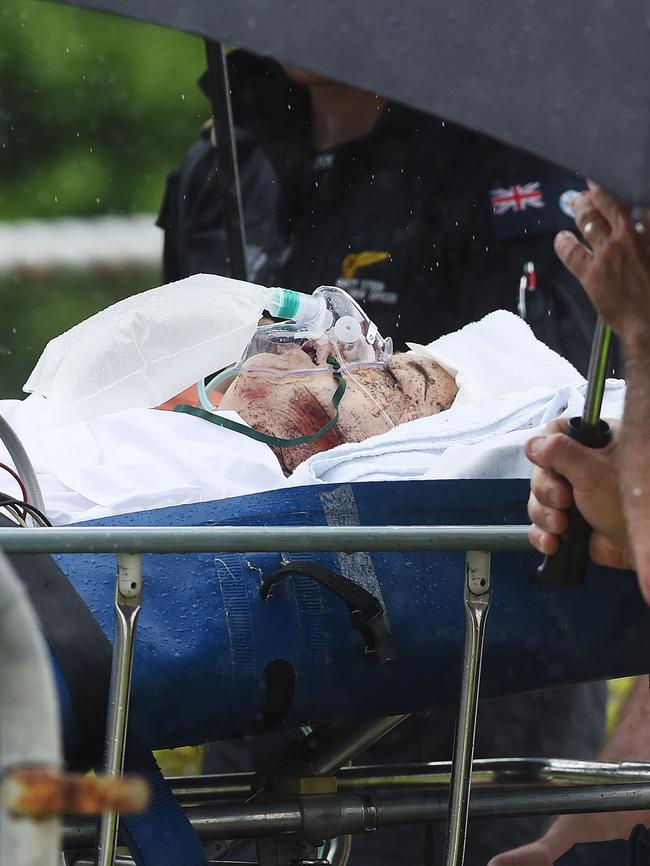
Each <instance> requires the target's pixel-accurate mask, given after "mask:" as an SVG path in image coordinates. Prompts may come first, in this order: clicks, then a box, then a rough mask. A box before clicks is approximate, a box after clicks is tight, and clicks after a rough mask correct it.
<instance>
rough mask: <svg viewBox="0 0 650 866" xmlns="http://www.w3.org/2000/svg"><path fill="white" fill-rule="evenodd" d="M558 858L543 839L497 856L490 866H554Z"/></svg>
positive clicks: (490, 862)
mask: <svg viewBox="0 0 650 866" xmlns="http://www.w3.org/2000/svg"><path fill="white" fill-rule="evenodd" d="M560 853H563V852H560ZM557 856H559V855H556V854H555V853H553V852H552V851H550V850H549V846H548V845H547V844H546V842H545V840H544V838H543V837H542V838H541V839H536V840H535V841H534V842H530V843H529V844H528V845H522V846H521V847H520V848H513V850H512V851H505V852H504V853H503V854H497V856H496V857H493V858H492V859H491V860H490V861H489V863H488V866H553V863H554V862H555V860H556V858H557Z"/></svg>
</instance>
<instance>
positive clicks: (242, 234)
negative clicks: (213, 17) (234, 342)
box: [205, 39, 248, 280]
mask: <svg viewBox="0 0 650 866" xmlns="http://www.w3.org/2000/svg"><path fill="white" fill-rule="evenodd" d="M205 56H206V59H207V61H208V89H209V92H210V101H211V103H212V116H213V118H214V131H215V142H216V148H217V163H218V167H217V182H218V185H219V195H220V196H221V204H222V207H223V216H224V219H223V223H224V228H225V233H226V270H227V276H229V277H235V278H236V279H238V280H246V279H247V278H248V268H247V266H246V230H245V226H244V211H243V207H242V198H241V186H240V183H239V167H238V164H237V146H236V142H235V126H234V123H233V116H232V105H231V102H230V82H229V80H228V67H227V65H226V52H225V51H224V48H223V45H221V43H219V42H212V41H210V40H209V39H206V40H205Z"/></svg>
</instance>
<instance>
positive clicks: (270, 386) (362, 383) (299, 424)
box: [219, 344, 457, 474]
mask: <svg viewBox="0 0 650 866" xmlns="http://www.w3.org/2000/svg"><path fill="white" fill-rule="evenodd" d="M308 348H309V354H308V353H307V352H306V351H305V350H304V349H300V348H298V347H297V346H290V347H288V348H286V349H285V350H284V351H283V353H282V354H280V355H271V354H259V355H255V356H253V357H251V358H249V359H248V360H247V361H246V363H245V364H244V367H243V368H242V370H241V372H240V373H239V375H238V376H237V378H236V379H235V381H234V382H233V384H232V385H231V386H230V388H229V389H228V390H227V391H226V393H225V395H224V397H223V399H222V400H221V403H220V404H219V408H220V409H234V410H235V411H236V412H238V413H239V414H240V415H241V417H242V418H243V419H244V421H246V422H247V423H248V424H250V425H251V427H254V428H255V429H256V430H259V431H261V432H263V433H267V434H270V435H272V436H277V437H281V438H283V439H290V438H294V437H296V436H303V435H306V434H312V433H316V432H317V431H318V430H320V428H321V427H323V426H324V425H325V424H327V422H328V421H329V420H330V418H332V417H333V416H334V411H335V410H334V408H333V406H332V396H333V394H334V391H335V388H336V382H335V381H334V377H333V374H332V369H331V367H329V366H327V363H326V358H327V355H328V354H329V346H327V345H326V344H325V345H323V344H320V345H316V346H314V345H311V346H310V347H308ZM344 377H345V380H346V383H347V388H346V392H345V394H344V396H343V399H342V400H341V403H340V406H339V423H338V424H337V425H336V426H335V427H334V428H333V429H332V430H330V431H329V433H326V434H325V435H324V436H322V437H321V438H320V439H317V440H316V441H315V442H312V443H309V444H306V445H295V446H293V447H291V448H278V447H274V449H273V450H274V451H275V453H276V455H277V456H278V458H279V460H280V462H281V464H282V467H283V469H284V471H285V472H286V473H287V474H289V473H290V472H293V470H294V469H295V468H296V466H297V465H298V464H299V463H302V461H303V460H306V459H307V457H310V456H311V455H312V454H315V453H317V452H318V451H326V450H328V449H329V448H333V447H334V446H335V445H340V444H341V443H343V442H361V441H362V440H364V439H367V438H368V437H369V436H374V435H376V434H377V433H383V432H385V431H386V430H389V429H390V428H391V427H393V426H397V425H398V424H403V423H405V422H406V421H413V420H414V419H416V418H423V417H425V416H427V415H435V414H437V413H438V412H441V411H443V410H444V409H448V408H449V406H451V404H452V403H453V401H454V398H455V396H456V393H457V388H456V383H455V381H454V379H453V378H452V377H451V376H450V375H449V373H447V372H445V370H443V369H442V367H440V366H439V365H438V364H436V363H435V361H432V360H431V359H429V358H425V357H423V356H419V355H414V354H397V355H395V356H394V357H393V359H392V360H391V361H390V363H389V364H386V365H382V366H373V365H368V366H363V367H355V368H354V369H352V370H351V371H349V372H346V371H344Z"/></svg>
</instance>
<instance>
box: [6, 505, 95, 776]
mask: <svg viewBox="0 0 650 866" xmlns="http://www.w3.org/2000/svg"><path fill="white" fill-rule="evenodd" d="M0 526H12V527H15V526H16V524H15V523H12V522H11V521H10V520H9V519H8V518H6V517H5V516H4V515H1V514H0ZM8 558H9V561H10V562H11V564H12V565H13V567H14V568H15V570H16V572H17V574H18V576H19V578H20V579H21V581H22V582H23V584H24V586H25V589H26V590H27V594H28V595H29V599H30V601H31V603H32V605H33V607H34V609H35V611H36V614H37V616H38V618H39V620H40V623H41V629H42V631H43V635H44V637H45V639H46V640H47V642H48V644H49V646H50V649H51V650H52V653H53V654H54V656H55V658H56V660H57V662H58V663H59V667H60V668H61V673H62V674H63V677H64V679H65V681H66V683H67V685H68V689H69V692H70V700H71V701H72V706H73V709H74V713H75V716H76V719H77V722H78V726H79V739H78V742H79V749H75V754H74V755H73V756H71V757H72V760H71V762H70V763H71V765H72V766H73V767H75V768H79V769H88V767H89V766H91V765H92V766H96V765H97V764H99V763H100V762H101V760H102V749H103V742H104V727H105V724H106V712H107V706H108V688H109V682H110V677H111V658H112V647H111V644H110V642H109V640H108V638H107V637H106V635H105V634H104V632H103V631H102V629H101V626H100V625H99V623H98V622H97V620H96V619H95V617H94V616H93V615H92V613H91V612H90V611H89V610H88V608H87V607H86V604H85V602H84V601H83V599H82V598H81V596H80V595H79V594H78V593H77V590H76V589H75V588H74V586H73V585H72V584H71V583H70V581H69V580H68V578H67V577H66V575H65V574H64V573H63V572H62V571H61V569H60V568H59V566H58V565H57V564H56V562H55V561H54V560H53V559H52V557H51V556H49V554H46V553H30V554H26V553H21V554H14V555H10V556H9V557H8Z"/></svg>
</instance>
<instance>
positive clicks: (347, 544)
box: [0, 525, 530, 553]
mask: <svg viewBox="0 0 650 866" xmlns="http://www.w3.org/2000/svg"><path fill="white" fill-rule="evenodd" d="M295 530H296V527H295V526H292V527H288V526H265V527H251V526H216V527H212V526H188V527H182V528H180V527H174V526H164V527H159V526H145V527H101V528H100V527H92V528H91V527H73V526H64V527H52V528H50V527H48V526H45V527H39V528H38V529H32V528H28V529H24V528H22V527H17V528H16V529H13V528H0V547H2V548H3V549H4V550H5V551H6V552H7V553H84V552H95V553H118V552H123V553H131V552H133V551H138V552H140V553H184V552H188V551H196V552H204V553H211V552H213V551H215V550H219V551H224V552H228V551H235V552H236V551H239V552H241V553H245V552H250V551H256V552H260V553H263V552H267V551H270V552H273V551H277V550H284V551H287V552H296V551H323V552H324V551H330V550H333V551H341V552H348V553H349V552H356V551H359V550H391V551H398V550H408V551H413V552H415V551H423V550H456V551H465V550H479V549H480V550H490V551H491V550H530V542H529V541H528V527H527V526H499V525H497V526H491V525H487V526H367V527H363V526H301V527H300V532H298V533H297V532H296V531H295Z"/></svg>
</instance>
